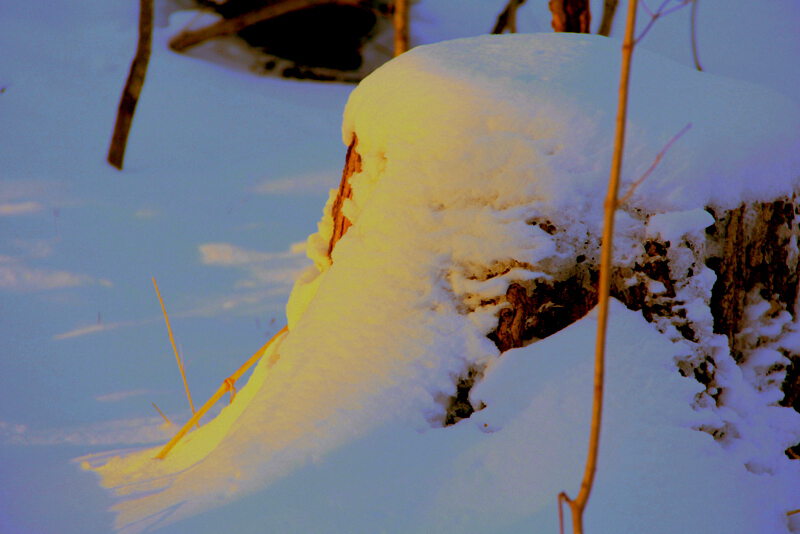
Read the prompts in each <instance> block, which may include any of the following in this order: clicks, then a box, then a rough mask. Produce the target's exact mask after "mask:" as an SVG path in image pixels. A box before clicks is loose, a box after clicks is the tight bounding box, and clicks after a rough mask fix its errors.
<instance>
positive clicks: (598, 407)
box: [559, 0, 638, 534]
mask: <svg viewBox="0 0 800 534" xmlns="http://www.w3.org/2000/svg"><path fill="white" fill-rule="evenodd" d="M637 4H638V1H637V0H631V2H630V3H629V4H628V17H627V21H626V24H625V39H624V41H623V43H622V66H621V69H620V81H619V99H618V102H617V124H616V134H615V137H614V154H613V158H612V161H611V175H610V177H609V183H608V193H607V195H606V200H605V212H604V217H603V241H602V249H601V252H600V284H599V288H598V293H599V295H598V317H597V337H596V343H595V357H594V392H593V402H592V424H591V429H590V434H589V450H588V452H587V455H586V468H585V470H584V473H583V480H582V481H581V487H580V490H579V491H578V496H577V497H576V498H575V499H574V500H571V499H570V498H569V497H568V496H567V495H566V494H563V500H564V501H566V502H568V503H569V505H570V508H571V511H572V531H573V533H574V534H582V533H583V510H584V508H585V507H586V503H587V502H588V501H589V496H590V495H591V492H592V486H593V484H594V477H595V473H596V472H597V457H598V452H599V448H600V428H601V426H602V419H603V385H604V375H605V349H606V331H607V326H608V307H609V303H608V301H609V296H610V293H611V260H612V256H613V250H614V248H613V246H614V214H615V213H616V211H617V202H618V201H617V195H618V192H619V182H620V173H621V171H622V156H623V153H624V147H625V121H626V118H627V113H628V84H629V81H630V72H631V59H632V57H633V48H634V46H635V42H634V30H635V28H636V6H637ZM559 498H562V497H561V496H559Z"/></svg>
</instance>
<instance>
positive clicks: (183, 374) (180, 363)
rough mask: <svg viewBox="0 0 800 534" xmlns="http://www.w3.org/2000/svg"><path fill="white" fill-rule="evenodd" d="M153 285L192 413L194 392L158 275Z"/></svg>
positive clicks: (154, 278) (193, 411)
mask: <svg viewBox="0 0 800 534" xmlns="http://www.w3.org/2000/svg"><path fill="white" fill-rule="evenodd" d="M153 287H155V288H156V295H157V296H158V302H159V303H161V311H162V312H163V314H164V322H165V323H167V333H169V342H170V344H171V345H172V352H174V353H175V361H177V362H178V370H179V371H180V372H181V378H182V379H183V387H184V389H185V390H186V398H187V399H189V407H190V408H191V409H192V413H195V410H194V402H193V401H192V393H191V392H190V391H189V382H188V381H187V380H186V369H184V367H183V361H181V356H180V354H179V353H178V347H177V346H176V345H175V336H173V335H172V326H171V325H170V324H169V315H167V307H166V306H164V299H162V298H161V291H159V290H158V283H157V282H156V277H155V276H154V277H153Z"/></svg>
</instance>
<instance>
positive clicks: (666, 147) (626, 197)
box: [619, 122, 692, 204]
mask: <svg viewBox="0 0 800 534" xmlns="http://www.w3.org/2000/svg"><path fill="white" fill-rule="evenodd" d="M691 127H692V123H691V122H690V123H688V124H687V125H686V126H684V127H683V128H681V131H679V132H678V133H676V134H675V135H673V136H672V139H670V140H669V141H668V142H667V144H666V145H664V148H662V149H661V151H660V152H659V153H658V154H656V157H655V159H654V160H653V163H652V164H650V167H649V168H648V169H647V170H646V171H644V173H643V174H642V175H641V176H640V177H639V178H638V179H637V180H636V181H635V182H633V183H632V184H631V185H630V187H628V190H627V191H626V192H625V195H624V196H623V197H622V198H620V199H619V203H620V204H624V203H626V202H627V201H629V200H630V199H631V197H632V196H633V193H634V192H635V191H636V189H637V188H638V187H639V186H640V185H642V182H644V181H645V180H647V177H648V176H650V175H651V174H652V173H653V171H654V170H655V168H656V167H657V166H658V164H659V163H660V162H661V159H662V158H663V157H664V154H666V153H667V151H668V150H669V149H670V147H672V145H673V144H675V141H677V140H678V139H680V138H681V137H683V134H685V133H686V132H688V131H689V129H690V128H691Z"/></svg>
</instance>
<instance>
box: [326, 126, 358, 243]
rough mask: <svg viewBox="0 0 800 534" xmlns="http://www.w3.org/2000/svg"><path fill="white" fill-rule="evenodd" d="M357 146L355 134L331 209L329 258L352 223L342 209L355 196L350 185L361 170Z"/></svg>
mask: <svg viewBox="0 0 800 534" xmlns="http://www.w3.org/2000/svg"><path fill="white" fill-rule="evenodd" d="M357 146H358V137H356V136H355V135H353V140H352V141H351V142H350V146H348V147H347V157H346V159H345V163H344V169H343V170H342V181H341V182H340V183H339V192H338V193H337V194H336V199H335V200H334V202H333V207H332V210H331V214H332V216H333V234H331V240H330V242H329V243H328V258H330V257H331V254H332V253H333V247H335V246H336V243H337V242H338V241H339V240H340V239H341V238H342V236H343V235H344V234H345V233H346V232H347V229H348V228H350V225H351V222H350V219H348V218H347V217H346V216H345V215H344V212H343V211H342V209H343V207H344V203H345V200H347V199H349V198H351V197H352V196H353V190H352V189H351V187H350V177H351V176H352V175H353V174H355V173H357V172H361V156H360V155H359V153H358V152H357V151H356V148H357Z"/></svg>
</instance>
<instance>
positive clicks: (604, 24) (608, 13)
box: [597, 0, 619, 37]
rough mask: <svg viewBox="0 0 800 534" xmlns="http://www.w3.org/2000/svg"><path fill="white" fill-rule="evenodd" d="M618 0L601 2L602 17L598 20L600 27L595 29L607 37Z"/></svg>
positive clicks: (609, 33)
mask: <svg viewBox="0 0 800 534" xmlns="http://www.w3.org/2000/svg"><path fill="white" fill-rule="evenodd" d="M618 5H619V0H605V2H604V3H603V18H602V19H601V20H600V28H599V29H598V30H597V33H598V34H599V35H605V36H606V37H608V36H609V35H611V26H612V24H614V15H616V13H617V6H618Z"/></svg>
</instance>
